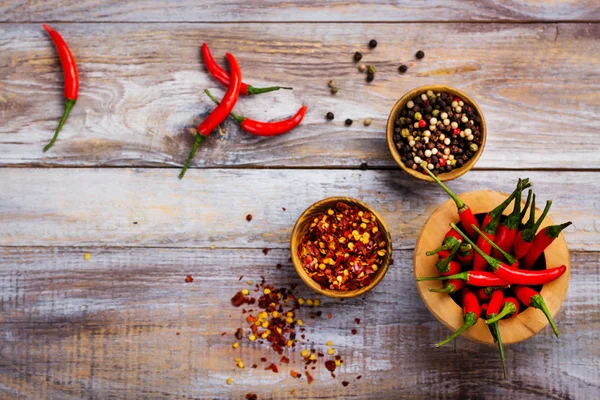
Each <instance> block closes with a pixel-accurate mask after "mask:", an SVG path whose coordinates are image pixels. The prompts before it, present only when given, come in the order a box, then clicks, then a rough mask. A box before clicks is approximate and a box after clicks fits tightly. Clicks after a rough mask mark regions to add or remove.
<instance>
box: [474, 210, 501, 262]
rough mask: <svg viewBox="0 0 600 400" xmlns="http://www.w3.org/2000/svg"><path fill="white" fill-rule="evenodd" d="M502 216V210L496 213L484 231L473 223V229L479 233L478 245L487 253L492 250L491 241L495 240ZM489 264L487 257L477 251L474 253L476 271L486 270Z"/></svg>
mask: <svg viewBox="0 0 600 400" xmlns="http://www.w3.org/2000/svg"><path fill="white" fill-rule="evenodd" d="M501 216H502V212H500V213H499V214H495V215H494V217H493V218H492V220H491V221H490V222H489V223H487V224H486V225H485V226H484V227H483V232H482V231H480V230H479V228H477V226H475V225H473V226H472V227H471V229H473V230H474V231H475V232H476V233H477V234H479V237H478V238H477V246H478V247H479V248H480V249H481V251H482V252H484V253H485V254H488V255H489V254H490V253H491V251H492V245H491V243H493V242H494V238H495V232H496V227H497V226H498V222H499V220H500V217H501ZM475 228H477V229H475ZM487 264H488V263H487V261H486V260H485V258H483V257H482V256H480V255H479V253H476V254H475V255H474V257H473V269H474V270H475V271H482V270H484V269H485V268H486V267H487Z"/></svg>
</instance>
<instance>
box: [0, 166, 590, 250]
mask: <svg viewBox="0 0 600 400" xmlns="http://www.w3.org/2000/svg"><path fill="white" fill-rule="evenodd" d="M177 174H178V171H177V170H172V169H128V168H118V169H13V168H8V169H7V168H3V169H0V182H3V188H2V189H3V190H2V195H1V196H0V245H4V246H74V245H87V246H105V245H106V246H157V247H199V248H207V247H209V246H211V245H213V244H214V245H216V246H217V247H219V248H223V247H228V248H263V247H269V248H288V246H289V244H288V243H289V239H290V233H291V231H292V227H293V226H294V223H295V222H296V220H297V218H298V217H299V216H300V214H301V213H302V212H303V211H304V210H305V209H306V208H307V207H308V206H309V205H311V204H313V203H314V202H316V201H318V200H321V199H323V198H325V197H330V196H336V195H342V196H349V197H354V198H356V199H358V200H362V201H364V202H365V203H367V204H369V205H370V206H371V207H373V208H374V209H375V210H376V211H377V212H378V213H379V214H380V215H381V217H382V219H383V220H384V221H385V222H386V224H387V226H388V227H389V228H390V234H391V237H392V240H393V244H394V250H396V249H410V248H413V247H414V244H415V241H416V238H417V235H418V233H419V231H420V229H421V227H422V226H423V224H424V223H425V220H426V219H427V217H428V216H429V215H430V214H431V213H432V212H433V210H434V209H435V208H436V207H437V206H439V205H440V204H441V203H443V202H445V201H446V200H447V195H446V194H445V192H443V191H442V190H441V189H440V188H438V187H437V186H435V185H434V184H426V183H423V182H422V181H418V180H415V179H414V178H412V177H410V176H408V175H407V174H404V173H402V172H401V171H353V170H320V171H316V170H254V169H242V170H221V169H207V170H191V171H188V174H187V175H186V177H185V179H183V180H181V181H180V180H179V179H177ZM516 175H517V174H515V173H514V172H511V171H495V172H494V171H471V172H469V173H468V174H466V175H464V176H463V177H462V178H461V179H459V180H457V181H453V182H451V184H450V188H451V189H453V190H454V191H456V192H457V193H462V192H467V191H472V190H475V189H480V188H481V189H491V190H498V191H502V192H511V191H512V190H513V188H514V185H515V183H516V178H517V176H516ZM519 175H520V176H521V177H523V178H524V177H528V178H530V180H531V181H532V182H533V183H534V187H535V190H536V193H537V196H538V202H540V203H541V202H542V201H543V200H545V199H553V202H554V203H553V207H552V210H551V212H550V215H551V216H552V218H553V219H554V220H555V221H557V223H562V222H565V221H568V220H571V221H573V226H571V227H569V228H567V229H566V231H565V236H566V239H567V243H568V245H569V249H571V250H587V251H598V250H600V233H599V231H598V220H597V218H598V215H599V214H600V212H599V207H600V203H598V201H597V194H598V193H600V181H598V179H595V173H593V172H554V173H547V172H528V173H526V174H524V173H521V174H519ZM582 194H590V196H582ZM594 194H595V195H594ZM282 207H285V208H286V211H283V210H282ZM247 214H252V215H253V219H252V222H250V223H248V222H247V221H246V215H247ZM134 222H137V224H134Z"/></svg>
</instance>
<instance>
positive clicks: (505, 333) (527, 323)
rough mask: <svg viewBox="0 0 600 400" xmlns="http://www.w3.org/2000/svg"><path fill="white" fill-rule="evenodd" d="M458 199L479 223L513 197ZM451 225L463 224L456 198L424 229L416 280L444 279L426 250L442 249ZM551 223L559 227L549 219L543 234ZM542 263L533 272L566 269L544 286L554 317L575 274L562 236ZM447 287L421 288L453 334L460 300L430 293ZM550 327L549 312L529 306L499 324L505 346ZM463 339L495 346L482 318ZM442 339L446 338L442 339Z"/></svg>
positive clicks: (484, 193)
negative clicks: (437, 277)
mask: <svg viewBox="0 0 600 400" xmlns="http://www.w3.org/2000/svg"><path fill="white" fill-rule="evenodd" d="M458 197H459V198H460V199H461V200H463V201H464V202H465V203H466V204H468V205H469V207H470V208H471V209H472V210H473V213H474V214H475V216H477V217H478V220H479V223H481V220H482V219H483V216H484V215H485V214H486V213H488V212H489V211H491V210H492V209H494V208H495V207H496V206H497V205H498V204H500V203H502V202H503V201H504V200H505V199H506V198H507V197H508V194H506V193H500V192H496V191H493V190H478V191H475V192H468V193H463V194H460V195H459V196H458ZM523 204H524V202H522V205H523ZM512 208H513V205H512V204H511V205H510V206H509V207H508V208H507V209H506V210H505V211H504V214H505V215H508V214H510V212H512ZM541 213H542V211H541V210H540V209H538V208H536V216H538V217H539V216H540V215H541ZM528 218H529V213H528V212H527V214H526V215H525V217H524V220H525V221H526V220H527V219H528ZM450 222H453V223H455V224H457V225H458V224H459V222H460V221H459V217H458V214H457V211H456V205H455V204H454V201H452V200H448V201H446V202H445V203H444V204H442V205H441V206H439V207H438V208H437V209H436V210H435V211H434V212H433V214H431V216H430V217H429V219H428V220H427V222H425V225H424V226H423V228H422V229H421V233H420V234H419V237H418V239H417V244H416V246H415V254H414V276H415V279H416V278H421V277H427V276H439V272H438V270H437V269H436V266H435V264H436V262H437V261H438V256H427V255H426V254H425V252H426V251H428V250H432V249H435V248H437V247H439V246H440V245H441V243H442V241H443V240H444V235H445V234H446V232H448V230H449V229H450V226H449V224H450ZM548 225H554V222H553V221H552V219H550V217H546V218H545V219H544V221H543V222H542V224H541V226H540V228H539V230H541V229H543V228H544V227H546V226H548ZM539 230H538V231H539ZM542 258H543V259H542ZM538 262H539V263H540V264H541V265H539V266H536V267H534V268H537V267H539V268H544V269H547V268H556V267H559V266H561V265H565V266H566V267H567V270H566V271H565V273H564V274H563V275H561V276H560V277H559V278H558V279H556V280H554V281H552V282H550V283H547V284H545V285H543V286H542V287H541V290H539V289H538V290H539V291H540V294H541V295H542V297H543V298H544V300H545V302H546V305H547V306H548V309H549V311H550V314H551V315H552V316H553V317H554V316H555V315H556V314H557V313H558V310H559V309H560V307H561V305H562V303H563V301H564V300H565V297H566V294H567V288H568V286H569V279H570V273H571V264H570V259H569V250H568V248H567V242H566V240H565V237H564V235H563V234H562V233H561V234H560V235H559V236H558V238H556V240H555V241H554V242H553V243H552V244H551V245H550V246H549V247H548V248H547V249H546V250H545V251H544V254H543V256H542V257H540V260H538ZM442 287H443V283H442V282H440V281H422V282H418V283H417V290H418V291H419V294H420V295H421V298H422V299H423V302H424V303H425V305H426V306H427V308H428V309H429V311H431V313H432V314H433V316H434V317H435V318H436V319H437V320H438V321H440V322H441V323H442V324H444V325H445V326H446V327H447V328H448V329H450V330H452V332H454V331H456V330H457V329H458V328H460V327H461V325H462V324H463V310H462V308H461V307H460V306H459V305H458V304H457V302H456V301H455V300H458V299H459V298H460V296H457V297H454V298H453V297H451V296H450V295H448V294H446V293H435V292H430V291H429V289H441V288H442ZM521 307H524V305H521ZM547 325H548V321H547V320H546V318H545V317H544V314H543V313H542V312H541V311H540V310H537V309H535V308H533V307H527V308H526V309H525V310H523V309H521V311H520V312H519V314H518V315H517V316H516V317H513V318H508V319H503V320H500V321H499V323H498V327H499V328H500V334H501V337H502V342H503V343H504V344H510V343H518V342H521V341H523V340H526V339H529V338H530V337H532V336H534V335H535V334H537V333H538V332H540V331H541V330H542V329H544V328H545V327H546V326H547ZM559 328H560V324H559ZM442 336H443V335H442ZM462 336H463V337H465V338H467V339H469V340H473V341H476V342H480V343H486V344H491V345H493V344H494V341H493V339H492V336H491V334H490V332H489V329H488V326H487V325H486V324H485V322H484V320H483V319H481V318H479V319H478V320H477V323H476V324H475V325H474V326H472V327H470V328H469V329H467V330H466V331H465V332H464V333H463V334H462ZM440 339H442V337H441V336H440Z"/></svg>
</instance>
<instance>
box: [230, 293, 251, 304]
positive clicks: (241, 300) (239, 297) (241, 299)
mask: <svg viewBox="0 0 600 400" xmlns="http://www.w3.org/2000/svg"><path fill="white" fill-rule="evenodd" d="M231 303H232V304H233V305H234V306H236V307H239V306H241V305H242V304H246V303H249V299H248V297H246V296H244V295H243V294H242V292H237V293H236V294H235V296H233V297H232V298H231Z"/></svg>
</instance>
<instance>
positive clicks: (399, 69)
mask: <svg viewBox="0 0 600 400" xmlns="http://www.w3.org/2000/svg"><path fill="white" fill-rule="evenodd" d="M407 70H408V67H407V66H406V65H404V64H401V65H400V66H399V67H398V71H399V72H400V73H401V74H403V73H405V72H406V71H407Z"/></svg>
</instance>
